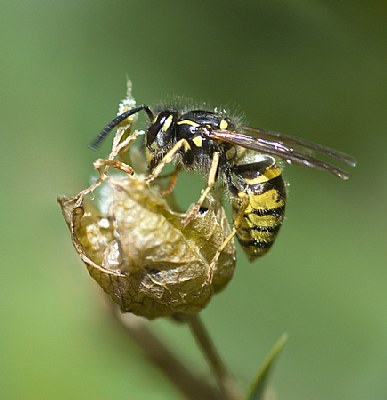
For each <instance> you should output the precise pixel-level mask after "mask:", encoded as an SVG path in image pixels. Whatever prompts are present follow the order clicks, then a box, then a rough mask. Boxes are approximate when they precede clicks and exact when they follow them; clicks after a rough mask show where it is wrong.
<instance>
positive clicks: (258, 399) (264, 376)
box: [246, 334, 288, 400]
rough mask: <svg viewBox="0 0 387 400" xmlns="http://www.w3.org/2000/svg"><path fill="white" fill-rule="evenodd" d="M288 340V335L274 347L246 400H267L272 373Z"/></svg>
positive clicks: (281, 338)
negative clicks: (275, 362)
mask: <svg viewBox="0 0 387 400" xmlns="http://www.w3.org/2000/svg"><path fill="white" fill-rule="evenodd" d="M287 339H288V336H287V334H283V335H282V336H281V337H280V338H279V339H278V341H277V343H276V344H275V345H274V346H273V348H272V350H271V351H270V353H269V354H268V356H267V357H266V359H265V361H264V362H263V364H262V365H261V367H260V369H259V371H258V373H257V375H256V376H255V379H254V380H253V382H252V385H251V389H250V392H249V393H248V395H247V396H246V400H265V399H266V396H265V395H266V392H267V384H268V378H269V375H270V372H271V370H272V368H273V365H274V361H275V360H276V359H277V356H278V354H279V353H280V351H281V350H282V348H283V346H284V345H285V343H286V341H287Z"/></svg>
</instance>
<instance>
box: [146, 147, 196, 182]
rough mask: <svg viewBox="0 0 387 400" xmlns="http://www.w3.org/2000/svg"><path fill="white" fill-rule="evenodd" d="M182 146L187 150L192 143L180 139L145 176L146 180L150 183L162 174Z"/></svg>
mask: <svg viewBox="0 0 387 400" xmlns="http://www.w3.org/2000/svg"><path fill="white" fill-rule="evenodd" d="M182 147H184V150H185V151H188V150H189V148H190V145H189V143H188V142H187V140H186V139H180V140H179V141H178V142H177V143H175V144H174V146H173V147H172V148H171V149H170V150H169V151H168V153H167V154H165V156H164V157H163V158H162V159H161V160H160V162H159V163H158V164H157V166H156V167H155V168H154V170H153V171H152V173H151V174H150V175H148V176H147V177H146V178H145V182H146V183H150V182H152V181H153V180H155V179H156V178H157V177H158V176H159V175H160V174H161V171H162V170H163V168H164V167H165V166H166V165H168V164H170V163H171V162H172V161H173V158H174V157H175V155H176V154H177V152H178V151H179V150H180V149H181V148H182Z"/></svg>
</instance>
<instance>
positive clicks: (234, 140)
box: [204, 128, 356, 180]
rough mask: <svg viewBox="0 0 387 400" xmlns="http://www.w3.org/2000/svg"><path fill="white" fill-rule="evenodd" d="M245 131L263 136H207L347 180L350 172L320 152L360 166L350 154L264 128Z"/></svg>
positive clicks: (224, 132) (222, 133)
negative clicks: (325, 158) (322, 157)
mask: <svg viewBox="0 0 387 400" xmlns="http://www.w3.org/2000/svg"><path fill="white" fill-rule="evenodd" d="M243 130H245V131H248V132H252V133H255V134H256V135H259V137H253V136H248V135H244V134H242V133H239V132H232V131H227V130H214V131H210V130H206V131H205V132H204V134H205V135H207V136H208V137H210V138H211V139H218V140H222V141H224V142H227V143H231V144H235V145H238V146H241V147H244V148H246V149H250V150H254V151H257V152H260V153H266V154H270V155H272V156H274V157H279V158H282V159H283V160H285V161H286V162H288V163H294V164H299V165H303V166H304V167H309V168H316V169H320V170H323V171H327V172H330V173H331V174H333V175H336V176H338V177H340V178H341V179H345V180H346V179H348V178H349V177H350V174H349V173H348V172H347V171H346V170H344V169H342V168H339V167H337V166H335V165H333V164H332V163H331V162H329V161H324V160H322V159H320V158H319V157H318V156H317V155H316V153H320V154H321V155H323V156H326V157H328V158H331V159H333V160H336V161H339V162H341V163H343V164H346V165H347V166H350V167H354V166H355V165H356V161H355V159H354V158H353V157H352V156H350V155H349V154H346V153H343V152H341V151H337V150H334V149H331V148H329V147H326V146H322V145H320V144H317V143H313V142H310V141H308V140H306V139H301V138H297V137H295V136H290V135H285V134H283V133H279V132H272V131H265V130H261V129H254V128H243Z"/></svg>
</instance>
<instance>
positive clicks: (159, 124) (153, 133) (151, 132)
mask: <svg viewBox="0 0 387 400" xmlns="http://www.w3.org/2000/svg"><path fill="white" fill-rule="evenodd" d="M172 120H173V115H172V114H171V113H170V112H169V111H162V112H160V113H159V114H157V115H156V117H155V119H154V120H153V123H152V125H151V126H150V127H149V128H148V131H147V135H146V139H147V143H148V144H151V143H153V142H154V141H155V140H156V137H157V135H158V133H159V132H160V131H162V132H166V131H167V130H168V129H169V128H170V126H171V123H172Z"/></svg>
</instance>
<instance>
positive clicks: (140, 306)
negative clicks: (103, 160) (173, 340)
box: [58, 176, 235, 319]
mask: <svg viewBox="0 0 387 400" xmlns="http://www.w3.org/2000/svg"><path fill="white" fill-rule="evenodd" d="M95 187H98V189H97V190H98V192H100V193H101V194H103V195H102V197H100V198H98V197H96V199H94V200H91V199H90V196H89V195H86V194H87V193H88V190H86V191H83V192H81V193H79V194H78V195H76V196H74V197H60V198H59V199H58V201H59V203H60V205H61V208H62V213H63V216H64V218H65V220H66V222H67V224H68V226H69V228H70V232H71V237H72V242H73V245H74V247H75V249H76V250H77V252H78V254H79V255H80V257H81V259H82V261H83V262H84V263H85V264H86V267H87V269H88V271H89V273H90V275H91V276H92V277H93V278H94V279H95V280H96V281H97V283H98V284H99V285H100V286H101V287H102V288H103V289H104V291H105V292H106V293H107V294H108V295H109V296H110V297H111V298H112V299H113V300H114V301H115V302H116V303H117V304H118V305H119V306H120V307H121V310H122V311H123V312H132V313H134V314H136V315H139V316H143V317H146V318H148V319H154V318H157V317H162V316H171V315H173V314H175V313H184V314H194V313H197V312H199V311H200V310H202V309H203V308H204V307H205V306H206V305H207V304H208V302H209V301H210V299H211V296H212V295H213V294H214V293H216V292H219V291H220V290H221V289H223V288H224V287H225V286H226V284H227V283H228V282H229V280H230V279H231V278H232V275H233V272H234V267H235V245H234V241H233V240H230V241H229V242H228V243H227V245H226V246H225V248H224V249H223V250H222V251H221V252H220V253H219V249H221V247H222V245H223V243H224V241H225V239H226V237H227V236H228V235H229V234H230V233H231V229H230V227H229V224H228V221H227V218H226V215H225V211H224V209H223V207H222V206H221V205H220V203H219V201H217V200H215V199H214V198H213V197H212V196H211V195H210V196H208V198H207V201H206V204H205V206H206V208H202V209H201V210H200V212H199V214H198V215H197V216H196V217H195V218H194V219H193V220H192V221H191V222H190V223H189V224H188V225H187V226H184V225H183V223H182V220H183V219H184V217H185V214H181V213H177V212H175V211H173V210H171V208H170V207H169V205H168V203H167V201H166V200H165V199H164V198H163V197H162V196H161V195H160V194H159V193H158V192H157V191H155V190H153V189H151V188H150V187H149V186H148V185H147V184H146V183H145V182H144V181H143V180H141V179H138V178H135V177H131V176H116V177H113V176H105V178H104V179H103V180H101V183H99V184H97V185H95ZM85 195H86V198H85ZM97 196H98V195H97Z"/></svg>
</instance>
